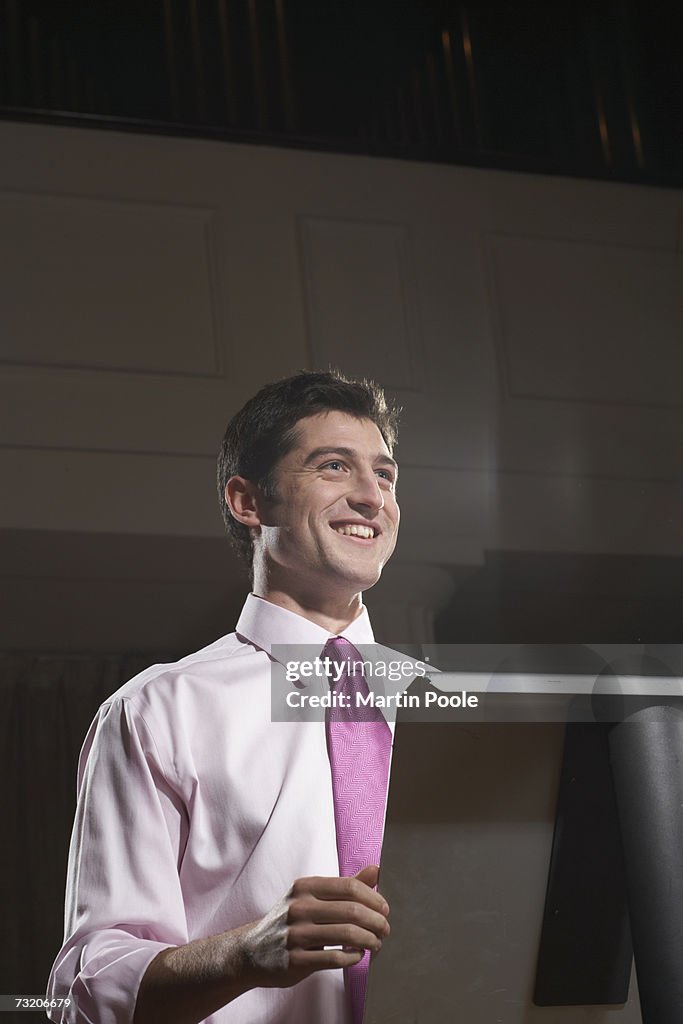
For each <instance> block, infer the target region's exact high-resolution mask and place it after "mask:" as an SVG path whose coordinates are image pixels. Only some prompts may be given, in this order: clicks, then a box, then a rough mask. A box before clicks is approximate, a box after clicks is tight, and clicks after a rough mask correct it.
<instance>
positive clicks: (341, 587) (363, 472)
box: [256, 411, 400, 595]
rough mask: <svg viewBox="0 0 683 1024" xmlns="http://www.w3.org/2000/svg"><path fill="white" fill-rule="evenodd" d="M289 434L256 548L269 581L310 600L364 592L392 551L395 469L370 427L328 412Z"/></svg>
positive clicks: (378, 435)
mask: <svg viewBox="0 0 683 1024" xmlns="http://www.w3.org/2000/svg"><path fill="white" fill-rule="evenodd" d="M296 431H297V441H296V443H295V445H294V448H293V449H292V450H291V451H290V452H289V453H288V454H287V455H285V456H284V457H283V458H282V459H281V460H280V462H279V463H278V465H277V467H276V470H275V478H276V497H275V499H274V500H272V501H269V502H266V505H265V508H264V515H262V517H261V529H260V536H259V537H258V538H257V541H256V544H257V547H258V548H260V550H261V552H262V554H263V555H264V558H265V564H266V567H267V571H268V575H269V581H271V582H273V583H276V584H277V583H280V584H282V582H283V580H286V581H287V585H288V586H291V587H296V589H297V590H298V591H299V592H302V593H306V592H309V593H310V594H312V595H315V594H316V593H317V592H320V589H321V588H322V589H323V591H324V590H325V589H327V590H328V591H336V592H345V591H348V593H349V594H351V593H359V592H361V591H363V590H367V589H368V588H369V587H371V586H373V584H375V583H376V582H377V580H378V579H379V577H380V575H381V573H382V569H383V567H384V565H385V564H386V562H387V561H388V560H389V558H390V556H391V553H392V551H393V550H394V547H395V545H396V538H397V534H398V525H399V519H400V512H399V507H398V503H397V501H396V478H397V473H398V470H397V467H396V464H395V462H394V460H393V459H392V458H391V456H390V455H389V450H388V448H387V446H386V444H385V442H384V439H383V437H382V435H381V433H380V431H379V429H378V428H377V427H376V426H375V424H374V423H373V422H372V420H368V419H356V418H355V417H353V416H350V415H348V414H347V413H343V412H337V411H332V412H329V413H319V414H317V415H315V416H310V417H308V418H306V419H303V420H300V421H299V423H298V424H297V426H296ZM283 570H284V571H283Z"/></svg>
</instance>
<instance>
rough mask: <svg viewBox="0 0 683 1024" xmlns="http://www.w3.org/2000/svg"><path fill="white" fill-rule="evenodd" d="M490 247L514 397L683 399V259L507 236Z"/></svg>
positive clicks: (665, 402)
mask: <svg viewBox="0 0 683 1024" xmlns="http://www.w3.org/2000/svg"><path fill="white" fill-rule="evenodd" d="M490 251H491V257H492V266H493V286H494V296H493V302H494V317H495V320H496V328H497V340H498V344H499V347H500V354H501V360H502V363H503V369H504V378H505V381H506V384H507V388H508V390H509V393H510V394H511V395H512V396H513V397H517V398H541V399H564V400H568V401H579V402H581V401H583V402H610V403H615V404H628V405H632V404H635V405H649V406H681V405H682V404H683V402H682V400H681V394H682V392H681V376H682V375H683V346H682V345H681V339H682V338H683V257H681V256H680V255H677V254H676V253H675V252H674V251H671V252H667V251H664V250H656V249H645V248H628V247H625V246H613V245H599V244H585V243H582V242H574V241H570V240H559V241H555V240H552V239H543V238H523V237H515V236H505V235H494V236H492V237H491V239H490Z"/></svg>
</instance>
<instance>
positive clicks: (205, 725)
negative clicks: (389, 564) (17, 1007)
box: [48, 594, 374, 1024]
mask: <svg viewBox="0 0 683 1024" xmlns="http://www.w3.org/2000/svg"><path fill="white" fill-rule="evenodd" d="M330 636H331V634H330V633H328V632H327V631H326V630H324V629H322V628H321V627H320V626H317V625H315V624H314V623H312V622H310V621H309V620H308V619H305V618H302V617H301V616H299V615H296V614H294V613H293V612H289V611H286V610H285V609H283V608H280V607H278V606H276V605H273V604H270V603H269V602H267V601H264V600H262V599H261V598H258V597H255V596H254V595H253V594H250V595H249V597H248V598H247V601H246V603H245V605H244V608H243V610H242V613H241V615H240V619H239V622H238V623H237V630H236V632H235V633H231V634H229V635H228V636H225V637H223V638H221V639H220V640H217V641H216V642H215V643H213V644H211V645H210V646H208V647H205V648H204V649H203V650H201V651H198V652H197V653H196V654H191V655H189V656H188V657H186V658H183V659H182V660H180V661H178V662H176V663H175V664H169V665H153V666H152V667H151V668H148V669H146V670H145V671H144V672H142V673H141V674H140V675H138V676H136V677H135V678H134V679H131V680H130V681H129V682H128V683H126V684H125V685H124V686H122V687H121V688H120V689H119V690H117V692H116V693H114V694H113V695H112V696H111V697H110V698H109V699H108V700H107V701H105V702H104V704H103V705H102V707H101V708H100V710H99V712H98V714H97V717H96V718H95V721H94V722H93V724H92V726H91V728H90V730H89V732H88V735H87V737H86V739H85V742H84V744H83V749H82V751H81V757H80V761H79V768H78V806H77V810H76V818H75V822H74V830H73V835H72V840H71V847H70V851H69V868H68V876H67V887H66V914H65V939H64V945H63V946H62V949H61V950H60V952H59V955H58V956H57V958H56V960H55V963H54V966H53V968H52V971H51V974H50V980H49V984H48V994H49V995H50V996H59V997H64V996H67V995H68V996H69V997H70V998H71V1006H70V1007H69V1008H68V1009H63V1010H59V1011H58V1010H52V1011H51V1012H50V1014H49V1016H50V1018H51V1019H52V1020H53V1021H60V1022H62V1024H67V1022H68V1024H76V1022H79V1024H80V1022H92V1024H124V1022H126V1024H129V1022H132V1020H133V1013H134V1010H135V1001H136V998H137V993H138V988H139V985H140V981H141V979H142V976H143V974H144V973H145V970H146V968H147V966H148V965H149V963H150V962H151V960H152V959H153V958H154V957H155V956H156V955H157V953H158V952H159V951H160V950H162V949H164V948H167V947H168V946H179V945H183V944H184V943H187V942H190V941H192V940H193V939H197V938H205V937H207V936H209V935H215V934H217V933H219V932H222V931H225V930H227V929H230V928H235V927H237V926H238V925H241V924H245V923H246V922H248V921H253V920H255V919H257V918H259V917H262V916H263V915H264V914H265V913H266V912H267V911H268V910H270V908H271V907H272V906H273V905H274V904H275V903H276V902H277V901H278V900H279V899H280V898H281V897H282V896H283V895H284V893H285V892H286V891H287V890H288V888H289V886H290V885H291V883H292V882H293V881H294V879H295V878H298V877H303V876H307V875H331V876H334V875H338V874H339V867H338V860H337V849H336V842H335V824H334V807H333V801H332V784H331V778H330V765H329V760H328V755H327V749H326V743H325V724H324V722H296V723H295V722H282V723H280V722H272V721H271V719H270V665H271V659H270V657H269V653H270V650H271V645H272V644H311V645H316V646H317V647H318V648H319V649H320V651H322V648H323V646H324V645H325V643H326V642H327V640H328V639H329V638H330ZM344 636H346V637H347V638H348V639H349V640H350V641H351V642H352V643H353V644H356V645H357V644H359V643H365V644H368V643H373V642H374V638H373V635H372V629H371V626H370V620H369V618H368V614H367V611H366V609H363V611H362V613H361V615H360V616H359V617H358V618H357V619H356V620H355V621H354V622H353V623H351V625H350V626H349V627H348V628H347V629H345V630H344ZM349 1019H350V1016H349V1007H348V1003H347V997H346V995H345V991H344V980H343V974H342V971H341V970H329V971H321V972H319V973H317V974H314V975H312V976H311V977H310V978H307V979H306V980H305V981H303V982H301V983H300V984H299V985H295V986H294V987H292V988H286V989H277V988H259V989H254V990H252V991H250V992H247V993H245V994H244V995H242V996H240V997H239V998H238V999H236V1000H235V1001H234V1002H232V1003H229V1004H228V1005H227V1006H225V1007H223V1008H222V1009H220V1010H218V1011H217V1012H216V1013H214V1014H212V1015H211V1016H210V1017H207V1018H206V1021H207V1022H210V1024H348V1021H349Z"/></svg>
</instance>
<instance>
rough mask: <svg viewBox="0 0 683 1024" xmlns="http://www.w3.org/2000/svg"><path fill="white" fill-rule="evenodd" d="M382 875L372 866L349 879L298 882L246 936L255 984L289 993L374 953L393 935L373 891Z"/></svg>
mask: <svg viewBox="0 0 683 1024" xmlns="http://www.w3.org/2000/svg"><path fill="white" fill-rule="evenodd" d="M378 875H379V868H377V867H376V866H374V865H373V866H370V867H366V868H363V870H362V871H359V872H358V874H357V875H355V876H354V877H351V878H322V877H312V878H298V879H297V880H296V881H295V882H294V884H293V885H292V887H291V889H290V890H289V892H288V893H287V895H286V896H284V897H283V899H282V900H280V902H279V903H277V904H276V905H275V906H274V907H273V909H272V910H270V911H269V912H268V913H267V914H266V916H265V917H263V918H261V920H260V921H256V922H255V923H254V924H253V925H250V926H248V927H247V928H246V929H245V930H244V932H243V934H242V942H243V950H244V953H245V957H246V961H247V963H246V965H245V967H246V970H247V971H248V973H249V974H251V975H253V982H252V984H253V985H254V986H255V987H256V986H266V987H280V988H287V987H289V986H291V985H296V984H297V983H298V982H299V981H302V980H303V979H304V978H307V977H308V976H309V974H313V973H314V972H315V971H323V970H327V969H329V968H335V967H336V968H339V967H350V966H351V965H352V964H355V963H358V962H359V960H361V959H362V957H363V955H364V952H365V950H366V949H369V950H370V951H371V952H373V953H374V952H376V951H377V950H378V949H379V948H380V947H381V945H382V940H383V939H384V938H386V936H387V935H388V934H389V931H390V929H389V922H388V921H387V915H388V913H389V905H388V904H387V902H386V900H385V899H384V897H383V896H382V895H381V894H380V893H378V892H375V890H374V889H373V888H372V887H373V886H374V885H376V884H377V878H378ZM330 947H337V948H330ZM340 947H341V948H340Z"/></svg>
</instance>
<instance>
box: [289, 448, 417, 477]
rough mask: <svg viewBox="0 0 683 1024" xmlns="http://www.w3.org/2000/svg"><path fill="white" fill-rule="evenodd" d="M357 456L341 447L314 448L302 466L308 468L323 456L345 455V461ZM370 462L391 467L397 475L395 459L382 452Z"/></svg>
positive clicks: (351, 450) (350, 450)
mask: <svg viewBox="0 0 683 1024" xmlns="http://www.w3.org/2000/svg"><path fill="white" fill-rule="evenodd" d="M357 454H358V453H357V452H356V451H355V450H354V449H353V448H345V447H344V446H342V445H331V446H329V447H328V446H323V447H321V448H314V449H313V451H312V452H309V453H308V455H307V456H306V458H305V459H304V466H310V465H311V463H313V462H317V461H318V459H320V458H322V456H323V455H345V456H346V458H347V459H355V458H356V456H357ZM372 461H373V462H375V463H381V464H382V465H385V466H393V468H394V470H395V471H396V472H397V473H398V463H397V462H396V460H395V459H392V457H391V456H390V455H385V454H384V452H378V453H377V455H375V456H374V458H373V460H372Z"/></svg>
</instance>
